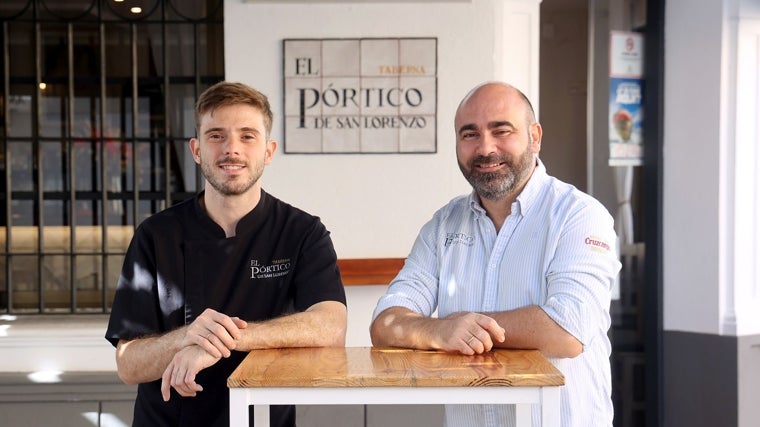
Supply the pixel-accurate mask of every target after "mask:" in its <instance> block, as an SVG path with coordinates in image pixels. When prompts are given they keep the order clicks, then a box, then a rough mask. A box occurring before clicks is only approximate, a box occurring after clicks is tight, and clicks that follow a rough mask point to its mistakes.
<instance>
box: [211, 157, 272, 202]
mask: <svg viewBox="0 0 760 427" xmlns="http://www.w3.org/2000/svg"><path fill="white" fill-rule="evenodd" d="M219 162H220V163H230V159H229V158H224V159H221V160H219ZM246 167H248V168H250V167H251V165H248V164H246ZM201 171H202V172H203V176H204V177H205V178H206V181H207V182H208V183H209V184H210V185H211V187H212V188H213V189H214V190H216V191H217V192H218V193H219V194H222V195H224V196H238V195H241V194H244V193H245V192H247V191H248V190H250V189H251V187H253V186H254V185H255V184H256V182H258V180H259V179H260V178H261V175H262V174H263V173H264V163H263V162H262V163H258V164H256V165H254V167H253V173H252V174H251V175H250V176H249V177H248V179H247V180H245V181H243V182H240V183H235V182H227V181H223V180H221V179H218V178H217V176H216V175H215V174H214V172H215V171H216V165H211V164H209V163H206V162H204V161H203V160H202V159H201Z"/></svg>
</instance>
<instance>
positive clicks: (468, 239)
mask: <svg viewBox="0 0 760 427" xmlns="http://www.w3.org/2000/svg"><path fill="white" fill-rule="evenodd" d="M474 244H475V237H473V236H468V235H466V234H464V233H446V238H445V239H444V241H443V247H444V248H445V247H449V246H451V245H465V246H472V245H474Z"/></svg>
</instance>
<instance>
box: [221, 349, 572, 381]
mask: <svg viewBox="0 0 760 427" xmlns="http://www.w3.org/2000/svg"><path fill="white" fill-rule="evenodd" d="M564 384H565V377H564V376H563V375H562V373H561V372H560V371H559V370H558V369H557V368H555V367H554V365H552V364H551V363H550V362H549V361H548V360H547V359H546V358H545V357H544V356H543V355H542V354H541V353H540V352H538V351H536V350H494V351H491V352H488V353H485V354H481V355H474V356H465V355H461V354H455V353H444V352H439V351H423V350H409V349H397V348H374V347H347V348H343V347H339V348H334V347H333V348H283V349H267V350H253V351H251V352H250V353H249V354H248V356H246V358H245V360H243V362H241V363H240V365H239V366H238V368H237V369H235V371H234V372H233V373H232V375H231V376H230V377H229V378H228V379H227V386H228V387H230V388H244V387H483V386H500V387H504V386H561V385H564Z"/></svg>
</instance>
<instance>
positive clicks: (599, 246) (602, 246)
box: [584, 236, 610, 253]
mask: <svg viewBox="0 0 760 427" xmlns="http://www.w3.org/2000/svg"><path fill="white" fill-rule="evenodd" d="M584 243H586V245H588V246H589V247H590V248H591V250H592V251H596V252H602V253H607V252H609V251H610V245H609V244H608V243H607V242H605V241H604V240H601V239H600V238H599V237H594V236H589V237H586V240H584Z"/></svg>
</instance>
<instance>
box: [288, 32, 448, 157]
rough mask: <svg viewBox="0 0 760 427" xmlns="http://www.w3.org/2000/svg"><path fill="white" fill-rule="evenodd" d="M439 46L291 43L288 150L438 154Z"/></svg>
mask: <svg viewBox="0 0 760 427" xmlns="http://www.w3.org/2000/svg"><path fill="white" fill-rule="evenodd" d="M437 45H438V40H437V39H436V38H356V39H286V40H284V41H283V80H284V82H283V83H284V84H283V88H284V109H285V133H284V152H285V153H313V154H327V153H392V154H403V153H435V152H436V148H437V143H436V130H437V126H436V113H437V86H438V81H437V60H438V54H437V47H438V46H437Z"/></svg>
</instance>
